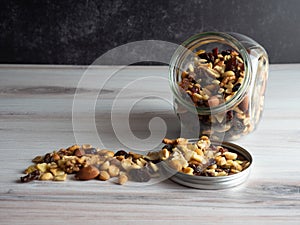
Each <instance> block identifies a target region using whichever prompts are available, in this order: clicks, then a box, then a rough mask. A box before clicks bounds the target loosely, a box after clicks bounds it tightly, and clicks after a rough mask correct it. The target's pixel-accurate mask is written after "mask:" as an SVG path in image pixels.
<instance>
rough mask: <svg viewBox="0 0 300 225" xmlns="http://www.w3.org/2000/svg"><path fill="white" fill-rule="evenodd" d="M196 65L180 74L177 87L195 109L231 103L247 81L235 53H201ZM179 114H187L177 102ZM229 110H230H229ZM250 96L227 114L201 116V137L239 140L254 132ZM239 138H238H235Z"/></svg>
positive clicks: (241, 62) (242, 62) (198, 55)
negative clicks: (238, 138) (241, 135)
mask: <svg viewBox="0 0 300 225" xmlns="http://www.w3.org/2000/svg"><path fill="white" fill-rule="evenodd" d="M196 55H197V57H195V58H194V62H193V63H192V64H189V65H188V68H187V70H186V71H183V72H182V74H181V80H180V81H179V83H178V85H179V86H180V90H181V92H182V96H183V97H184V98H185V99H186V100H188V101H189V99H191V100H192V102H193V104H194V105H195V106H196V107H210V108H213V107H217V106H219V105H221V104H223V103H226V102H228V101H229V100H230V99H231V98H232V97H233V96H234V95H235V94H236V93H237V92H238V91H239V89H240V88H241V86H242V85H243V82H244V78H245V67H244V61H243V59H242V57H241V55H240V54H239V53H238V52H236V51H235V50H226V51H222V52H220V53H219V52H218V48H214V49H213V50H212V52H205V51H204V50H199V51H198V52H197V53H196ZM176 105H177V107H178V108H177V112H178V113H179V114H188V113H190V112H188V110H186V109H185V107H184V106H182V105H181V104H180V103H179V102H178V101H177V102H176ZM227 110H228V109H227ZM249 113H250V110H249V97H248V95H246V96H245V97H244V99H243V100H242V101H241V102H240V103H239V104H238V105H235V106H234V107H233V108H231V109H229V110H228V111H226V112H221V113H218V114H216V113H213V112H212V113H211V114H210V115H200V114H199V115H198V117H199V122H200V133H201V135H213V136H212V137H213V139H215V140H218V139H222V137H223V134H224V133H225V139H227V138H228V139H236V138H237V137H238V136H239V135H240V134H241V133H248V132H250V131H252V129H253V125H252V124H251V121H250V115H249ZM232 137H236V138H232Z"/></svg>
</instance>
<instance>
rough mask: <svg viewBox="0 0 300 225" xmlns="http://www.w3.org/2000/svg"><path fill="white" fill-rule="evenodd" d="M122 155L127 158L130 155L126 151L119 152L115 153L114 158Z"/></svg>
mask: <svg viewBox="0 0 300 225" xmlns="http://www.w3.org/2000/svg"><path fill="white" fill-rule="evenodd" d="M122 155H123V156H125V157H126V156H127V155H128V153H127V152H126V151H124V150H119V151H117V152H116V153H115V155H114V156H122Z"/></svg>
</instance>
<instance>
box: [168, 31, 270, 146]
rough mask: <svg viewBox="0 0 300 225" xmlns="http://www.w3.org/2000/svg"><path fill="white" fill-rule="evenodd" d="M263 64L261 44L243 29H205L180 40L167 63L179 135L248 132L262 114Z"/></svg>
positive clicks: (222, 136)
mask: <svg viewBox="0 0 300 225" xmlns="http://www.w3.org/2000/svg"><path fill="white" fill-rule="evenodd" d="M268 67H269V62H268V55H267V53H266V51H265V50H264V48H263V47H262V46H260V45H259V44H258V43H257V42H255V41H254V40H252V39H250V38H249V37H247V36H245V35H242V34H238V33H223V32H207V33H200V34H197V35H194V36H192V37H191V38H189V39H188V40H187V41H185V42H184V43H183V44H182V45H181V46H180V47H179V48H178V49H177V50H176V51H175V53H174V55H173V57H172V59H171V62H170V68H169V69H170V71H169V72H170V74H169V75H170V76H169V81H170V86H171V89H172V92H173V96H174V100H173V103H174V110H175V112H176V113H177V115H178V117H179V118H180V121H181V128H182V133H184V134H181V135H182V136H187V135H189V138H191V136H192V137H197V136H202V135H206V136H209V137H210V138H211V139H213V140H219V141H220V140H235V139H238V138H240V137H241V136H243V135H246V134H248V133H250V132H252V131H253V130H254V129H255V128H256V127H257V124H258V123H259V121H260V119H261V116H262V111H263V105H264V95H265V89H266V82H267V79H268V70H269V69H268ZM195 134H196V135H195Z"/></svg>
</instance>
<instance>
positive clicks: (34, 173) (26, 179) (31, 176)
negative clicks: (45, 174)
mask: <svg viewBox="0 0 300 225" xmlns="http://www.w3.org/2000/svg"><path fill="white" fill-rule="evenodd" d="M40 174H41V172H40V171H39V170H34V171H32V172H31V173H29V174H27V175H26V176H23V177H21V178H20V179H21V182H22V183H26V182H30V181H33V180H38V179H39V177H40Z"/></svg>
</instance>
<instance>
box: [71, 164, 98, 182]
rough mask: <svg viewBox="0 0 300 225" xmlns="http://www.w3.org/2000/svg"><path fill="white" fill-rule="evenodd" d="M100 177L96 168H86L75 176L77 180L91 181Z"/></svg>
mask: <svg viewBox="0 0 300 225" xmlns="http://www.w3.org/2000/svg"><path fill="white" fill-rule="evenodd" d="M98 175H99V170H98V169H97V167H95V166H91V165H89V166H86V167H83V168H81V169H80V170H79V172H78V173H77V174H76V175H75V178H76V179H77V180H91V179H94V178H96V177H97V176H98Z"/></svg>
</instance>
